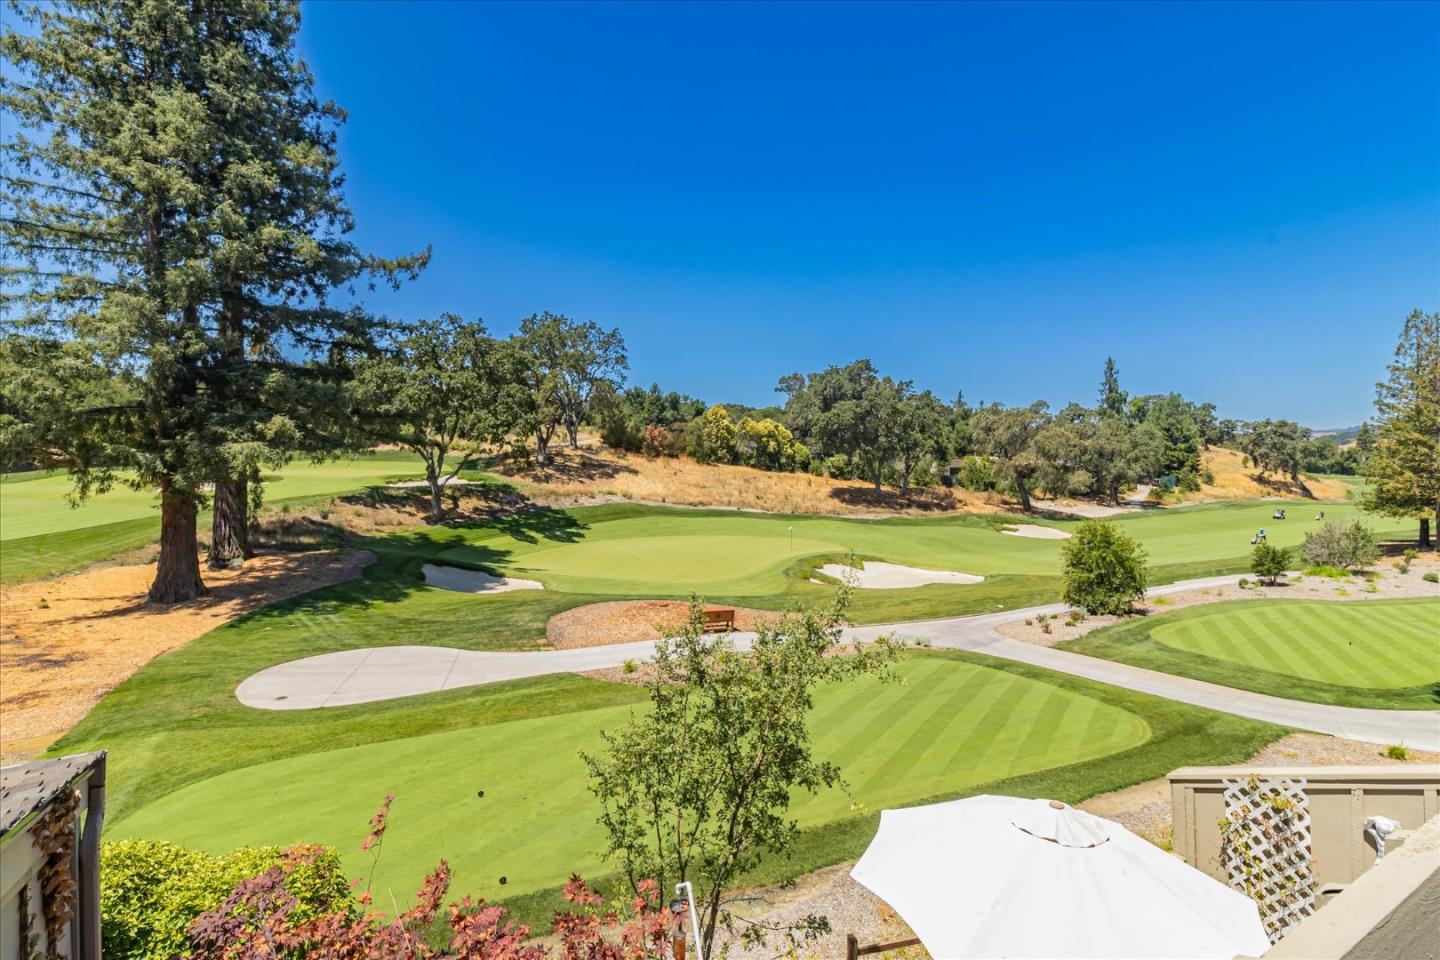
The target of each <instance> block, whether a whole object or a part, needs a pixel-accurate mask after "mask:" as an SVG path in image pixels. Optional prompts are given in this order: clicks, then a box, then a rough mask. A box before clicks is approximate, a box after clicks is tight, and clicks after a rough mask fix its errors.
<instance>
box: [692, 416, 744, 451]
mask: <svg viewBox="0 0 1440 960" xmlns="http://www.w3.org/2000/svg"><path fill="white" fill-rule="evenodd" d="M738 435H739V431H738V430H737V429H736V428H735V421H734V420H731V419H730V411H729V410H726V409H725V408H724V407H722V406H720V405H719V404H716V405H715V406H713V407H711V408H710V409H709V410H706V411H705V412H704V414H702V415H701V416H700V418H699V419H697V420H696V421H694V422H693V423H692V424H690V437H689V445H690V456H692V457H694V458H695V459H696V460H698V461H700V462H701V463H730V462H732V461H733V460H734V459H735V441H736V439H737V437H738Z"/></svg>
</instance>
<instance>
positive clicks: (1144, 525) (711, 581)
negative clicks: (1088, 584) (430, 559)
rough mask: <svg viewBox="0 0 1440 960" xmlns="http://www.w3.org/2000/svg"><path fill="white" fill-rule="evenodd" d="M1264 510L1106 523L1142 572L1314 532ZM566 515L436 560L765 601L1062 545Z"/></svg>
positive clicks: (1032, 566) (1002, 568)
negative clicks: (823, 576)
mask: <svg viewBox="0 0 1440 960" xmlns="http://www.w3.org/2000/svg"><path fill="white" fill-rule="evenodd" d="M1273 509H1274V504H1273V503H1270V502H1258V501H1252V502H1247V503H1226V504H1212V505H1205V506H1199V507H1186V508H1180V509H1171V510H1155V511H1146V512H1143V513H1135V514H1126V515H1124V516H1122V517H1120V518H1117V522H1118V523H1120V524H1121V525H1122V526H1123V527H1124V528H1125V530H1126V531H1127V532H1129V533H1130V534H1131V535H1132V536H1134V537H1136V538H1137V539H1138V540H1140V542H1141V543H1143V544H1144V545H1145V548H1146V550H1147V551H1148V552H1149V556H1150V563H1151V564H1152V566H1157V567H1164V566H1166V565H1179V564H1185V565H1189V566H1191V567H1195V566H1196V565H1200V566H1201V567H1202V568H1203V567H1204V565H1205V564H1212V565H1215V566H1217V567H1219V566H1225V565H1227V564H1228V565H1229V566H1230V567H1234V566H1235V565H1236V564H1237V562H1243V558H1245V557H1248V555H1249V553H1250V549H1251V547H1250V537H1251V535H1252V534H1254V533H1255V531H1256V530H1258V529H1260V528H1261V527H1265V528H1266V530H1267V532H1268V533H1269V537H1270V541H1271V542H1272V543H1275V544H1277V545H1280V546H1295V545H1298V544H1299V543H1300V542H1301V541H1302V540H1303V538H1304V535H1305V533H1306V532H1307V531H1309V530H1313V529H1315V527H1316V526H1318V523H1317V522H1316V521H1314V520H1313V519H1298V517H1299V515H1300V514H1301V513H1302V512H1303V513H1304V514H1305V515H1306V516H1307V517H1309V518H1313V517H1314V511H1313V510H1312V509H1311V508H1309V507H1304V508H1302V507H1295V508H1293V509H1292V510H1291V512H1292V513H1293V514H1296V516H1297V519H1292V520H1288V521H1271V520H1270V519H1269V517H1270V513H1271V511H1272V510H1273ZM1315 509H1316V510H1318V509H1319V508H1315ZM1324 510H1325V512H1326V517H1327V519H1349V518H1350V517H1353V516H1357V515H1358V514H1359V511H1358V510H1357V508H1355V507H1353V506H1349V505H1345V504H1326V505H1325V506H1324ZM570 516H572V517H573V518H574V520H575V525H574V526H573V527H572V528H570V529H568V530H564V531H562V532H563V536H555V535H539V536H537V535H535V534H534V532H533V531H530V530H520V531H507V530H505V529H497V528H490V527H483V528H472V529H469V530H461V531H446V532H445V533H444V534H443V535H437V536H443V537H445V538H446V539H445V540H444V541H443V545H442V544H440V543H437V544H436V550H437V555H438V556H439V558H440V559H441V560H449V561H452V562H459V563H462V564H463V563H471V564H476V565H479V566H486V567H492V568H494V569H496V570H498V571H499V572H501V573H504V574H506V575H509V576H518V577H526V578H530V579H536V580H540V581H542V582H544V583H545V585H546V586H547V587H548V588H550V589H552V590H562V591H566V592H573V593H598V594H618V595H629V594H650V595H658V596H677V595H678V596H684V595H687V594H689V593H690V592H691V591H697V592H701V593H709V594H711V595H728V596H764V595H773V594H777V593H780V592H783V591H784V590H785V587H786V583H785V577H784V573H785V571H786V569H787V568H789V567H790V566H792V565H793V564H795V563H797V562H798V561H800V560H803V559H807V558H813V557H816V556H819V555H825V556H843V555H845V554H847V553H852V552H853V553H855V554H857V555H860V556H863V557H873V558H877V559H882V560H886V561H890V562H892V563H899V564H905V565H908V566H915V567H923V568H926V569H936V570H954V571H959V572H962V573H973V574H979V575H982V576H993V575H997V574H1028V575H1055V574H1058V573H1059V571H1060V549H1061V545H1062V541H1054V540H1035V539H1027V538H1024V537H1014V536H1009V535H1007V534H1004V533H1001V532H1000V531H999V530H997V529H996V528H995V527H993V526H992V525H990V524H989V523H988V522H986V521H984V520H980V519H977V518H973V517H961V518H954V517H949V518H942V519H935V520H911V519H905V520H844V519H836V518H827V517H809V516H778V515H773V514H768V515H767V514H743V513H733V512H725V513H718V512H712V513H707V512H701V511H687V510H673V509H669V510H667V509H661V508H640V507H626V508H620V509H618V510H617V509H613V508H603V507H602V508H594V509H581V510H574V511H571V512H570ZM1371 522H1372V523H1375V524H1376V525H1377V527H1379V528H1380V531H1381V532H1382V533H1388V532H1399V530H1400V528H1398V527H1395V524H1394V522H1393V521H1385V520H1383V519H1375V520H1372V521H1371ZM1074 524H1075V522H1074V521H1067V522H1054V523H1052V524H1051V525H1053V526H1055V527H1058V528H1060V529H1070V528H1073V526H1074ZM1392 528H1393V530H1392ZM552 533H553V532H552ZM407 536H410V537H413V535H409V534H407ZM420 536H422V537H423V536H424V534H421V535H420ZM457 539H459V540H463V541H464V542H463V543H455V542H454V541H455V540H457ZM922 589H938V588H922ZM950 589H954V590H960V591H965V590H971V591H974V589H975V588H974V587H973V586H971V587H952V588H950Z"/></svg>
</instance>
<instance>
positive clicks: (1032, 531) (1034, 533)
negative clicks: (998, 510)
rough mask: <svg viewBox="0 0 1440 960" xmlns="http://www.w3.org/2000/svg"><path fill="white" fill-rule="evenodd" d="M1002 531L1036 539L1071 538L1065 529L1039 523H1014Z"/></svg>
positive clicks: (1015, 535) (1013, 535) (1014, 535)
mask: <svg viewBox="0 0 1440 960" xmlns="http://www.w3.org/2000/svg"><path fill="white" fill-rule="evenodd" d="M1000 532H1001V533H1008V534H1010V536H1012V537H1031V538H1032V539H1035V540H1069V539H1070V534H1068V533H1066V532H1065V531H1064V530H1057V529H1055V528H1054V527H1042V526H1040V524H1038V523H1013V524H1010V525H1009V526H1007V527H1006V528H1005V529H1004V530H1001V531H1000Z"/></svg>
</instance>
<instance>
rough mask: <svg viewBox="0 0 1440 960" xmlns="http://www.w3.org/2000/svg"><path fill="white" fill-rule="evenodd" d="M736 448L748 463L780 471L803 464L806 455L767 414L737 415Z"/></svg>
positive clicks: (784, 427) (791, 435) (808, 457)
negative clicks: (756, 417) (760, 416)
mask: <svg viewBox="0 0 1440 960" xmlns="http://www.w3.org/2000/svg"><path fill="white" fill-rule="evenodd" d="M739 449H740V455H741V458H742V459H743V460H744V461H745V462H746V463H748V464H749V465H750V466H752V467H758V468H760V469H761V470H776V471H780V472H782V473H784V472H789V471H791V470H794V469H795V468H796V467H803V466H804V465H805V463H806V462H807V461H808V460H809V459H810V451H808V450H806V449H805V445H804V444H803V443H800V442H799V441H798V440H796V439H795V435H794V434H792V433H791V432H790V430H789V428H787V427H786V426H785V425H784V424H782V423H778V422H776V421H774V420H771V419H770V418H769V417H766V418H764V419H763V420H751V419H750V418H749V417H742V418H741V419H740V427H739Z"/></svg>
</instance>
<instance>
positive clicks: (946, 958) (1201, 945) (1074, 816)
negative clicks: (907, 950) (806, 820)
mask: <svg viewBox="0 0 1440 960" xmlns="http://www.w3.org/2000/svg"><path fill="white" fill-rule="evenodd" d="M850 875H851V876H853V877H854V878H855V879H856V880H858V881H859V882H860V883H862V884H864V885H865V886H866V887H868V888H869V889H870V890H871V891H873V892H874V893H875V894H876V895H877V896H879V897H880V898H881V899H882V900H884V901H885V902H886V903H888V904H889V905H890V906H891V907H892V908H894V910H895V912H896V913H898V914H899V915H900V916H901V918H902V919H904V921H905V922H906V923H908V924H909V925H910V928H911V929H912V930H914V931H915V935H916V936H918V937H919V938H920V942H921V943H923V944H924V945H925V948H926V949H927V950H929V951H930V955H931V956H933V957H934V958H935V960H960V958H968V957H1015V958H1019V957H1045V958H1061V957H1076V958H1079V957H1095V958H1116V960H1118V958H1122V957H1134V958H1147V960H1149V958H1198V957H1218V958H1225V960H1230V958H1232V957H1235V956H1251V957H1258V956H1259V955H1261V954H1262V953H1264V952H1265V951H1266V950H1268V949H1269V948H1270V942H1269V940H1268V939H1267V938H1266V936H1265V929H1264V927H1262V926H1261V924H1260V914H1259V911H1258V910H1257V909H1256V907H1255V904H1254V902H1252V901H1251V900H1250V898H1249V897H1246V896H1245V895H1244V894H1242V893H1239V892H1238V891H1235V890H1232V889H1230V888H1229V887H1227V886H1225V885H1224V884H1223V883H1220V882H1219V881H1217V880H1215V879H1213V878H1211V877H1209V876H1207V875H1205V874H1204V873H1201V872H1200V871H1199V870H1196V869H1194V868H1193V867H1191V866H1189V865H1188V864H1186V863H1184V862H1183V861H1181V860H1178V859H1176V858H1175V857H1173V856H1171V855H1170V854H1168V853H1166V852H1165V851H1163V850H1161V849H1159V848H1158V847H1155V846H1153V845H1152V844H1150V843H1147V842H1146V841H1144V840H1142V839H1140V838H1139V837H1137V836H1135V835H1134V834H1133V833H1131V832H1130V831H1128V830H1126V829H1125V828H1124V827H1122V826H1120V825H1119V824H1117V823H1113V822H1111V821H1109V820H1105V819H1102V818H1100V817H1096V816H1093V815H1092V814H1088V813H1085V812H1084V811H1081V810H1075V809H1073V808H1071V807H1068V806H1066V805H1065V804H1063V803H1058V802H1056V801H1052V800H1027V799H1021V798H1018V797H992V796H980V797H970V798H968V799H965V800H955V801H952V802H950V803H936V804H931V805H929V806H924V807H910V808H908V809H903V810H886V811H885V812H883V813H882V814H881V815H880V829H879V831H877V832H876V834H875V839H874V840H872V841H870V847H869V849H867V850H866V851H865V855H864V856H863V857H861V858H860V862H859V863H857V864H855V868H854V869H853V870H851V871H850Z"/></svg>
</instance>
